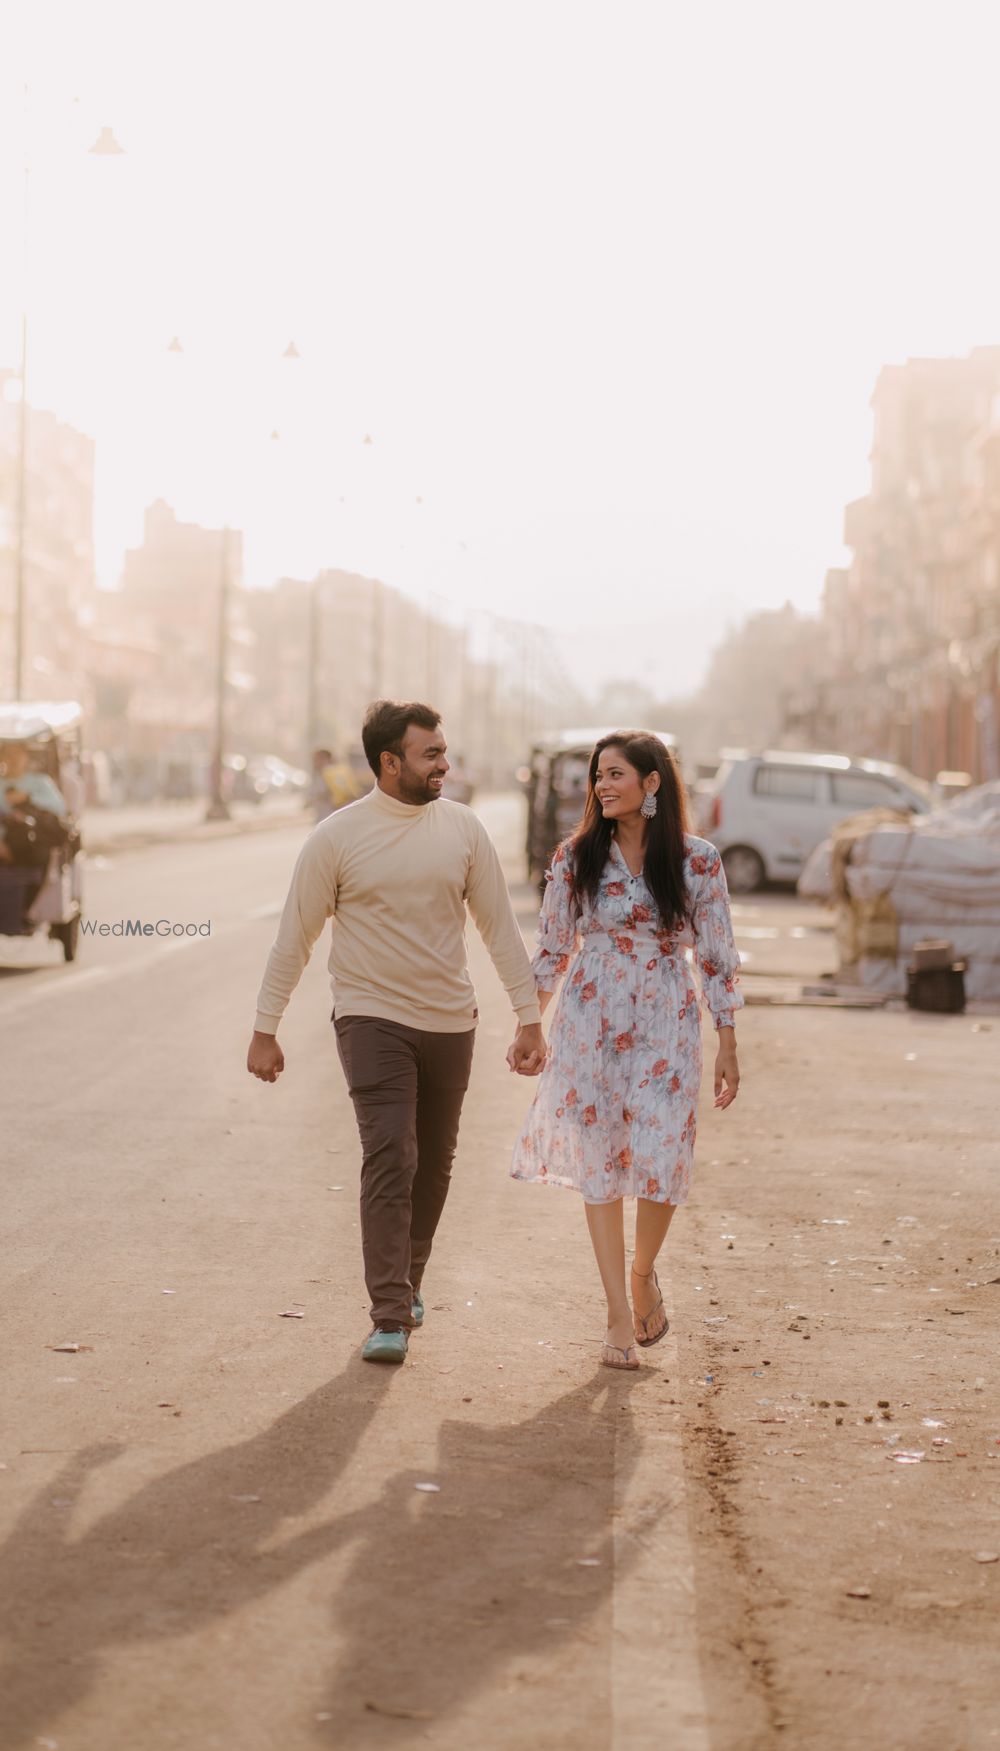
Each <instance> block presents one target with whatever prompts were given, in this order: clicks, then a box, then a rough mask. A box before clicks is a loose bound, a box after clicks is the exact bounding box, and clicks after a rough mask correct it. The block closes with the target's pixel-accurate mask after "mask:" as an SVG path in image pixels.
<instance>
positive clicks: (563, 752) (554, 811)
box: [518, 726, 677, 893]
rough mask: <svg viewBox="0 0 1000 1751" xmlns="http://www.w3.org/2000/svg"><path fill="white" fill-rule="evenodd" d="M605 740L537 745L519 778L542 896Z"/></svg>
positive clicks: (563, 737)
mask: <svg viewBox="0 0 1000 1751" xmlns="http://www.w3.org/2000/svg"><path fill="white" fill-rule="evenodd" d="M614 727H615V726H612V728H614ZM607 734H608V731H607V730H606V729H594V730H562V731H561V732H559V734H557V735H554V736H548V737H546V738H545V740H544V741H541V742H537V743H536V744H535V746H534V748H533V749H532V750H531V763H530V765H529V766H527V767H522V768H521V769H520V772H519V774H518V776H519V778H520V779H521V782H522V784H523V785H524V788H525V791H526V793H527V801H528V820H527V831H526V835H525V852H526V859H527V865H528V880H529V881H532V882H537V884H538V886H539V889H540V890H541V891H542V892H543V893H544V891H545V872H546V870H547V869H548V867H549V864H550V863H551V862H552V854H553V852H554V851H555V849H556V846H557V845H559V844H560V843H561V842H562V840H563V839H565V838H566V837H567V836H568V835H569V834H570V833H572V831H573V829H574V827H575V826H576V824H577V822H578V821H579V820H580V818H581V816H582V814H583V809H584V804H585V803H586V800H587V773H588V771H589V769H590V759H591V755H592V754H593V752H594V744H595V743H596V742H598V741H600V739H601V737H602V736H606V735H607ZM653 734H654V735H658V736H659V738H660V740H661V742H663V743H664V744H665V745H666V747H668V748H670V749H672V750H673V752H674V754H675V755H676V752H677V750H676V745H675V742H674V738H673V736H671V735H668V734H667V733H666V732H665V731H662V730H654V732H653Z"/></svg>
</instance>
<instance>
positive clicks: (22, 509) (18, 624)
mask: <svg viewBox="0 0 1000 1751" xmlns="http://www.w3.org/2000/svg"><path fill="white" fill-rule="evenodd" d="M18 376H19V378H20V382H21V405H20V407H19V408H18V422H17V556H16V560H15V571H14V698H15V699H23V698H24V647H25V631H26V628H25V566H26V563H27V545H28V530H27V522H28V312H27V310H26V309H25V310H24V311H22V313H21V361H20V369H19V371H18Z"/></svg>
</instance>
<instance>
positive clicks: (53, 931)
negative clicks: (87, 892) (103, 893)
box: [0, 700, 83, 961]
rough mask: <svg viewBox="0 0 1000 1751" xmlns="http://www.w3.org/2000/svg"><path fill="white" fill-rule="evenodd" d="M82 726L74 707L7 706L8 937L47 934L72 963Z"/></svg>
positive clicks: (3, 914) (2, 710) (4, 913)
mask: <svg viewBox="0 0 1000 1751" xmlns="http://www.w3.org/2000/svg"><path fill="white" fill-rule="evenodd" d="M82 723H83V715H82V712H81V710H80V707H79V705H77V704H76V702H75V701H74V700H60V701H58V702H57V703H51V704H50V703H47V702H45V703H43V702H37V703H36V701H34V700H30V701H26V702H23V703H21V702H16V703H14V704H8V705H0V836H2V839H3V843H4V846H5V848H6V855H5V856H3V857H2V860H0V936H33V935H34V933H35V931H36V930H41V929H45V928H47V929H48V933H49V936H50V937H51V938H52V940H53V941H55V942H59V943H61V944H62V951H63V956H64V958H65V959H66V960H67V961H72V960H75V959H76V951H77V944H78V942H79V937H80V916H81V912H82V901H83V896H82V871H81V858H80V855H79V853H80V828H79V816H80V813H81V811H82V808H83V778H82V766H81V729H82ZM43 780H46V781H47V782H42V781H43Z"/></svg>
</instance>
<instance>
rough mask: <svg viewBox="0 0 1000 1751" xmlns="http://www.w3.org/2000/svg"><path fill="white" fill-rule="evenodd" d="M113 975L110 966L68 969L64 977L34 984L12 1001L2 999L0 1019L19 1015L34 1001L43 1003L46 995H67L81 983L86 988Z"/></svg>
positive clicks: (0, 1002)
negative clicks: (7, 1001)
mask: <svg viewBox="0 0 1000 1751" xmlns="http://www.w3.org/2000/svg"><path fill="white" fill-rule="evenodd" d="M38 970H39V972H40V973H45V972H55V969H54V968H48V967H39V969H38ZM111 977H112V973H111V969H110V967H87V968H85V969H82V970H81V971H79V972H78V971H76V969H74V970H73V971H72V972H71V971H69V970H68V969H67V971H66V972H65V974H64V976H63V977H62V978H60V979H57V978H51V979H46V981H45V983H44V984H42V985H35V986H33V987H32V989H31V990H30V991H25V992H24V994H23V995H22V996H18V997H15V998H13V999H12V1001H11V1002H10V1003H3V1002H2V1001H0V1020H3V1018H4V1017H6V1016H8V1015H19V1014H20V1013H21V1011H22V1010H23V1009H30V1008H31V1006H32V1004H34V1003H41V1001H42V999H43V998H45V997H52V996H55V995H60V994H61V995H63V996H65V995H66V994H67V993H68V992H72V991H79V989H80V987H81V985H82V986H83V987H84V988H86V987H87V986H88V985H92V984H93V983H94V982H95V980H100V979H110V978H111Z"/></svg>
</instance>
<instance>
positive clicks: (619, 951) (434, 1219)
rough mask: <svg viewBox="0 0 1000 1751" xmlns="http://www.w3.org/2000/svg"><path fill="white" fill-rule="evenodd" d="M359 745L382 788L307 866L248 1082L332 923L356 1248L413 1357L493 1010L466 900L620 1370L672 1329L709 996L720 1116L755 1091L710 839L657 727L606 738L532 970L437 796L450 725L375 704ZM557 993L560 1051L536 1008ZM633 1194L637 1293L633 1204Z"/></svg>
mask: <svg viewBox="0 0 1000 1751" xmlns="http://www.w3.org/2000/svg"><path fill="white" fill-rule="evenodd" d="M363 742H364V748H365V754H366V756H367V759H368V763H369V765H370V766H371V768H372V771H373V772H374V774H375V786H374V788H373V789H372V790H371V791H370V792H369V793H368V795H367V796H365V797H362V798H361V799H360V801H358V802H355V803H351V804H349V805H348V806H347V807H346V808H343V809H340V810H338V811H337V812H336V813H335V814H332V815H330V816H329V817H328V818H327V819H326V820H324V821H322V822H320V824H319V825H318V826H317V827H316V828H315V829H314V831H313V832H312V833H311V834H310V835H309V838H308V839H307V840H306V843H305V845H304V846H303V848H302V851H301V853H300V855H299V858H298V862H297V863H296V866H295V871H294V874H293V876H292V883H291V887H290V889H289V893H288V898H287V900H286V903H285V907H284V911H283V913H282V917H281V922H280V925H279V927H278V934H277V937H276V939H275V943H274V946H273V948H272V949H271V953H270V956H269V958H268V962H267V967H266V970H265V973H264V981H263V984H262V986H261V990H260V995H259V997H258V1012H257V1018H256V1022H255V1026H254V1034H253V1038H252V1040H251V1043H250V1050H249V1053H248V1056H247V1069H248V1070H249V1071H250V1072H251V1074H252V1075H254V1076H257V1077H259V1078H260V1079H261V1080H262V1081H264V1082H274V1081H275V1080H276V1079H277V1077H278V1076H279V1075H280V1073H281V1071H282V1070H283V1068H284V1057H283V1054H282V1051H281V1047H280V1046H279V1045H278V1041H277V1038H276V1034H277V1028H278V1023H279V1021H280V1019H281V1016H282V1014H283V1012H284V1009H285V1006H286V1004H287V1003H288V1000H289V998H290V996H291V994H292V991H293V990H294V988H295V985H296V983H297V982H298V979H299V977H300V975H301V973H302V971H303V968H304V967H305V965H306V962H307V961H308V959H309V955H310V953H311V951H312V947H313V944H314V943H315V941H316V938H317V937H318V936H319V934H320V932H321V931H322V930H323V927H324V925H325V924H326V921H327V919H328V918H332V920H333V928H332V930H331V947H330V960H329V968H330V973H331V975H332V980H333V991H334V1013H333V1020H334V1027H335V1030H336V1036H337V1048H338V1051H339V1054H340V1060H341V1063H342V1065H343V1067H344V1073H345V1076H346V1078H347V1084H348V1088H349V1090H350V1094H351V1099H352V1101H353V1104H354V1109H355V1114H356V1117H357V1123H358V1131H359V1133H360V1137H361V1147H362V1168H361V1235H362V1246H363V1250H364V1264H365V1281H366V1283H367V1286H368V1292H369V1295H370V1296H371V1302H372V1307H371V1317H372V1322H373V1330H372V1332H371V1335H370V1336H369V1337H368V1339H367V1341H366V1342H365V1345H364V1348H363V1350H362V1356H363V1357H364V1359H365V1360H366V1361H370V1362H402V1361H403V1360H404V1359H405V1357H406V1350H407V1342H408V1335H409V1332H410V1331H411V1330H412V1329H413V1328H414V1327H415V1326H418V1325H420V1324H421V1323H422V1321H423V1317H424V1304H423V1299H422V1295H421V1284H422V1281H423V1276H424V1271H425V1268H426V1265H427V1261H428V1258H429V1256H430V1250H431V1245H432V1242H433V1239H434V1234H435V1230H436V1228H437V1224H438V1221H439V1219H440V1216H441V1212H442V1210H443V1208H444V1203H445V1199H446V1197H447V1194H448V1186H449V1181H450V1176H451V1165H452V1160H453V1158H454V1154H455V1147H456V1144H457V1141H458V1127H459V1119H460V1117H461V1110H462V1102H463V1099H464V1096H465V1091H466V1088H467V1087H468V1082H469V1073H470V1070H471V1065H472V1050H473V1043H474V1039H475V1028H476V1021H477V1019H478V1010H477V1008H476V995H475V991H474V989H473V986H472V981H471V979H470V976H469V971H468V965H467V958H466V944H465V927H466V917H467V911H468V912H469V913H471V914H472V918H473V920H474V922H475V924H476V926H477V928H478V929H479V931H480V934H481V935H482V937H483V940H484V942H485V944H486V947H487V949H488V950H489V953H490V956H491V958H492V960H493V964H494V966H495V967H496V969H497V972H498V974H499V976H500V979H501V981H502V983H503V985H504V988H505V989H506V991H507V994H508V996H509V997H510V1000H511V1003H512V1005H513V1008H514V1011H515V1014H516V1016H517V1020H518V1027H517V1032H516V1034H515V1036H514V1042H513V1044H512V1046H511V1048H510V1051H509V1052H508V1054H507V1061H508V1064H509V1065H510V1068H511V1069H512V1070H514V1071H516V1072H517V1073H518V1074H520V1075H523V1076H538V1075H540V1082H539V1085H538V1090H537V1093H536V1095H535V1099H534V1101H533V1103H532V1106H531V1108H530V1110H529V1112H528V1115H527V1118H526V1119H525V1122H524V1125H523V1127H522V1130H521V1135H520V1137H519V1138H518V1140H517V1144H516V1147H515V1150H514V1159H513V1164H512V1167H511V1172H512V1173H513V1175H514V1177H515V1178H517V1179H524V1180H536V1181H541V1182H547V1183H548V1184H551V1185H556V1186H568V1187H571V1188H573V1189H575V1190H576V1191H578V1192H580V1193H581V1194H582V1196H583V1199H584V1204H585V1208H586V1212H587V1223H588V1227H589V1230H590V1237H591V1241H592V1244H593V1248H594V1255H595V1258H596V1260H597V1265H598V1269H599V1271H600V1275H601V1281H602V1283H603V1286H604V1291H605V1294H606V1297H607V1303H608V1328H607V1334H606V1337H605V1341H604V1344H603V1347H602V1349H601V1361H602V1362H603V1363H604V1364H605V1365H606V1366H608V1367H611V1368H622V1369H634V1368H638V1366H639V1349H640V1348H647V1347H649V1346H650V1345H652V1344H655V1343H657V1342H658V1341H659V1339H660V1338H662V1337H663V1336H664V1334H665V1332H666V1330H667V1318H666V1314H665V1311H664V1307H663V1299H662V1296H661V1294H660V1288H659V1283H658V1281H657V1276H656V1259H657V1256H658V1254H659V1251H660V1248H661V1247H662V1245H663V1242H664V1239H665V1238H666V1233H667V1229H668V1228H669V1226H670V1221H671V1218H672V1216H673V1213H674V1210H675V1209H676V1207H677V1205H678V1204H683V1203H684V1202H685V1201H686V1199H687V1196H688V1192H689V1189H690V1184H691V1168H692V1160H693V1154H694V1141H695V1123H696V1111H697V1103H698V1095H699V1089H700V1083H701V1069H702V1065H701V1016H700V1005H699V1000H698V993H697V990H696V988H695V979H694V972H693V968H692V965H691V960H690V958H689V957H688V955H687V954H686V952H685V951H686V949H688V948H689V947H693V950H694V960H695V961H696V962H697V966H698V972H699V975H700V981H701V987H702V992H703V994H704V998H705V1001H706V1003H707V1006H708V1008H709V1010H710V1011H711V1014H712V1016H713V1019H714V1021H715V1025H716V1028H717V1030H718V1041H719V1045H718V1052H717V1056H716V1060H715V1105H716V1107H718V1108H719V1109H724V1108H726V1107H728V1106H730V1105H731V1104H732V1102H733V1100H735V1098H736V1093H737V1090H738V1087H739V1068H738V1063H737V1056H736V1035H735V1029H734V1021H735V1013H736V1010H737V1009H739V1008H740V1007H741V1006H742V998H741V997H740V996H739V994H738V992H737V990H736V983H737V974H738V969H739V956H738V954H737V952H736V947H735V944H734V941H733V932H732V923H731V919H730V913H729V899H728V894H727V891H726V880H725V875H724V873H723V870H722V864H721V860H720V858H719V854H718V852H717V851H716V850H715V848H714V846H712V845H710V844H708V842H707V841H706V840H704V839H698V838H695V837H693V836H692V835H691V834H690V833H688V832H687V830H686V828H687V822H686V808H685V798H684V790H683V785H682V782H681V779H680V776H679V773H678V771H677V768H676V765H675V763H674V760H673V758H672V756H671V755H670V753H669V752H668V751H667V749H666V747H665V746H664V744H663V743H662V742H661V741H660V739H659V737H657V736H654V735H651V734H647V733H645V732H643V731H631V730H629V731H621V732H617V733H615V734H614V735H609V736H603V737H602V738H601V740H600V741H599V742H598V743H597V746H596V747H595V749H594V752H593V755H592V757H591V762H590V772H589V783H588V789H587V802H586V808H585V811H584V816H583V819H582V821H581V822H580V825H579V827H578V828H577V830H576V832H575V833H574V834H573V835H572V837H571V838H570V839H569V840H568V841H567V842H566V843H565V844H563V845H561V846H559V848H558V849H557V851H556V853H555V857H554V859H553V863H552V869H551V871H550V873H549V878H548V881H547V884H546V892H545V898H544V902H543V905H542V916H541V926H540V930H539V937H538V947H537V950H536V952H535V955H534V957H533V959H531V960H529V958H528V954H527V951H526V950H525V947H524V943H523V940H522V938H521V933H520V931H519V929H518V927H517V923H516V920H515V918H514V913H513V909H512V907H511V903H510V896H509V894H508V891H507V885H506V882H505V881H504V877H503V872H502V870H501V868H500V861H499V858H498V857H497V854H496V851H495V849H494V846H493V844H492V841H491V840H490V838H489V835H488V834H487V832H486V830H485V828H484V827H483V825H482V823H481V822H480V821H479V819H478V817H477V816H476V815H474V814H473V813H472V811H471V810H470V809H468V808H466V807H465V806H464V805H463V804H461V803H454V802H449V801H447V800H446V799H443V798H442V796H441V790H442V786H443V784H444V780H445V777H446V775H447V772H448V760H447V757H446V744H445V738H444V735H443V732H442V729H441V722H440V718H439V716H438V713H437V712H436V711H434V710H433V709H432V708H431V707H429V706H426V705H420V704H398V703H396V702H394V701H391V700H378V701H376V702H375V704H374V705H372V706H371V707H370V708H369V710H368V713H367V716H366V718H365V724H364V729H363ZM560 984H561V986H562V989H561V993H560V996H559V1000H558V1003H557V1005H556V1010H555V1014H554V1017H553V1021H552V1026H551V1029H550V1043H549V1045H548V1047H546V1043H545V1039H544V1036H543V1034H542V1027H541V1017H542V1014H543V1012H544V1010H545V1008H546V1007H547V1005H548V1003H549V1002H550V1000H551V999H552V997H553V995H554V993H555V991H556V988H557V987H558V986H559V985H560ZM626 1197H634V1198H635V1199H636V1200H637V1207H636V1225H635V1256H634V1261H633V1265H632V1270H631V1283H628V1282H627V1280H626V1270H625V1234H624V1219H623V1207H622V1200H623V1198H626Z"/></svg>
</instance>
